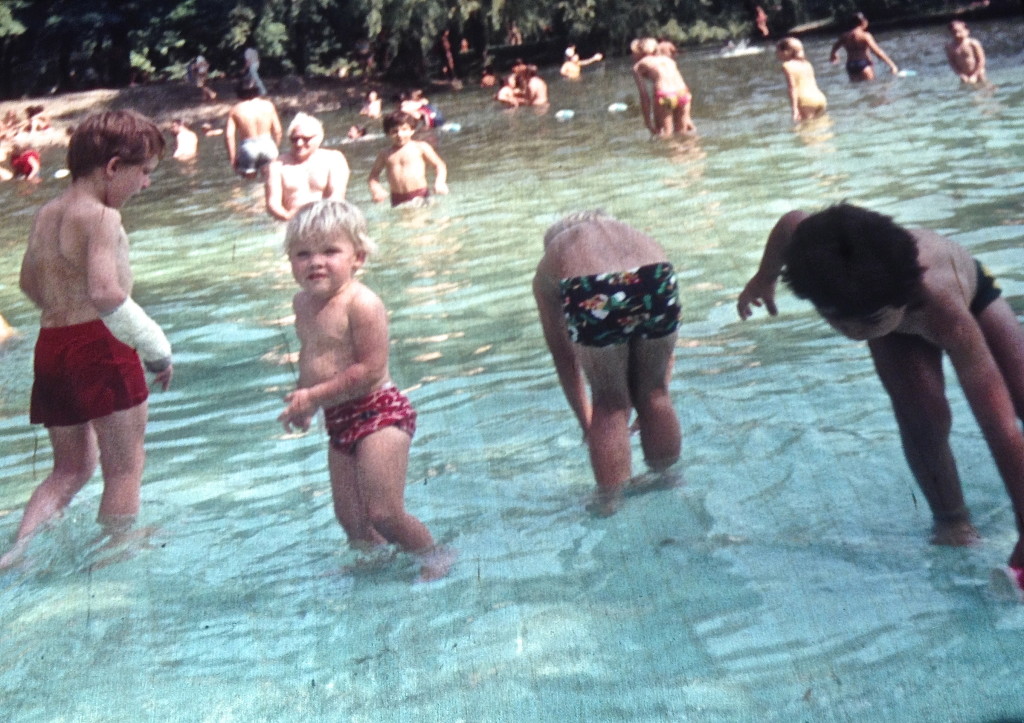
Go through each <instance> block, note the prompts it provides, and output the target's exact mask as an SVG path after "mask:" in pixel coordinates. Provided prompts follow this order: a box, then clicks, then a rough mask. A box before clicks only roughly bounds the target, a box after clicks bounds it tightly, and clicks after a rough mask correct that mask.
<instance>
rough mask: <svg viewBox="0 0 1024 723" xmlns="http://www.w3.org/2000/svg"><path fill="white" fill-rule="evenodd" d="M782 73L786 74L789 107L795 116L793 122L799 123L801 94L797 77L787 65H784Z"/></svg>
mask: <svg viewBox="0 0 1024 723" xmlns="http://www.w3.org/2000/svg"><path fill="white" fill-rule="evenodd" d="M782 73H783V75H785V76H786V90H787V91H788V92H789V108H790V113H791V114H792V116H793V122H794V123H797V122H798V121H800V119H801V117H800V96H799V94H798V93H797V92H796V78H794V77H793V72H792V71H791V70H790V69H789V68H787V67H786V66H785V65H783V66H782Z"/></svg>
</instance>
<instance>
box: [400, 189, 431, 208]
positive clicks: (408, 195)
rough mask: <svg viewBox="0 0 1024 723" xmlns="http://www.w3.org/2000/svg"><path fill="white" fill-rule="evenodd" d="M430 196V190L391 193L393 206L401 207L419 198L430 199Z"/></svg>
mask: <svg viewBox="0 0 1024 723" xmlns="http://www.w3.org/2000/svg"><path fill="white" fill-rule="evenodd" d="M429 196H430V189H429V188H417V189H416V190H415V191H406V192H405V193H399V192H394V191H393V192H392V193H391V206H392V208H394V207H395V206H401V205H402V204H403V203H409V201H412V200H414V199H417V198H428V197H429Z"/></svg>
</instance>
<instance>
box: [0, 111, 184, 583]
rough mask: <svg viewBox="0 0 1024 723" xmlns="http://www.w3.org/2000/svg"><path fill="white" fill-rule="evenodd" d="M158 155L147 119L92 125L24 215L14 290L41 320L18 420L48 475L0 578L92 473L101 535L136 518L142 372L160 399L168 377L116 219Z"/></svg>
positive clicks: (167, 353)
mask: <svg viewBox="0 0 1024 723" xmlns="http://www.w3.org/2000/svg"><path fill="white" fill-rule="evenodd" d="M163 151H164V138H163V134H162V133H161V132H160V129H159V128H157V126H156V125H154V124H153V123H152V122H151V121H150V120H149V119H148V118H145V117H143V116H141V115H139V114H137V113H133V112H131V111H113V112H107V113H99V114H96V115H92V116H90V117H89V118H87V119H86V120H85V121H83V122H82V123H81V125H79V126H78V128H77V129H76V131H75V133H74V134H73V135H72V136H71V140H70V143H69V146H68V169H69V170H70V171H71V179H72V181H71V186H70V187H69V188H68V189H67V190H66V191H64V193H63V194H61V195H60V196H59V197H58V198H56V199H54V200H53V201H50V202H49V203H47V204H46V205H44V206H43V207H42V208H41V209H39V212H38V213H37V214H36V217H35V221H34V223H33V225H32V232H31V235H30V236H29V241H28V248H27V250H26V251H25V257H24V260H23V262H22V265H21V289H22V291H23V292H25V295H26V296H28V297H29V299H31V300H32V302H33V303H35V305H36V306H38V307H39V309H40V311H41V317H40V327H41V329H40V332H39V341H38V343H37V344H36V352H35V365H34V366H35V380H34V384H33V387H32V402H31V413H30V418H31V421H32V422H33V423H34V424H42V425H44V426H45V427H46V428H47V432H48V433H49V436H50V443H51V445H52V447H53V471H52V472H51V473H50V474H49V475H48V476H47V478H46V479H45V480H43V482H42V484H40V485H39V487H37V488H36V490H35V492H34V493H33V494H32V497H31V499H29V502H28V505H27V506H26V507H25V514H24V516H23V517H22V519H21V525H20V526H19V527H18V532H17V535H16V537H15V543H14V547H13V548H12V549H11V550H10V551H9V552H8V553H7V554H5V555H4V556H3V557H2V558H0V567H6V566H9V565H11V564H13V563H14V562H16V561H17V560H18V558H19V557H20V556H21V554H22V553H23V552H24V549H25V546H26V545H27V543H28V541H29V539H30V538H31V537H32V535H33V534H34V533H35V532H36V531H37V530H38V528H39V526H40V525H42V524H43V523H45V522H47V521H48V520H50V519H52V518H53V517H55V516H56V515H57V514H59V513H60V511H61V510H62V509H63V508H64V507H66V506H67V504H68V503H69V502H70V501H71V499H72V498H73V497H74V496H75V493H77V492H78V490H80V489H81V488H82V487H83V486H84V485H85V483H86V482H88V481H89V478H90V477H91V476H92V474H93V471H94V470H95V468H96V465H97V462H99V463H101V464H102V469H103V496H102V498H101V500H100V510H99V519H100V522H101V523H102V524H103V525H104V527H105V531H106V532H107V534H109V535H111V537H112V539H116V538H117V537H119V536H121V535H123V534H124V532H125V531H126V530H127V527H128V526H129V525H130V523H131V521H132V520H133V519H134V517H135V515H136V514H137V513H138V510H139V488H140V486H141V482H142V467H143V460H144V459H145V452H144V450H143V437H144V435H145V430H146V418H147V414H148V407H147V401H146V400H147V397H148V394H149V390H148V387H147V385H146V378H145V375H144V372H143V369H142V363H144V364H145V366H146V368H147V369H148V370H149V371H151V372H153V373H154V374H156V382H157V383H158V384H160V386H162V387H163V388H164V389H166V388H167V386H168V385H169V384H170V382H171V376H172V374H173V371H172V366H171V346H170V343H169V342H168V341H167V337H166V336H164V334H163V331H161V329H160V327H159V326H157V324H156V323H155V322H154V321H153V320H152V319H150V318H149V317H148V316H147V315H146V313H145V312H144V311H143V310H142V309H141V308H140V307H139V305H138V304H136V303H135V302H134V301H132V298H131V292H132V272H131V268H130V267H129V265H128V237H127V236H126V235H125V232H124V228H122V226H121V214H120V212H119V210H118V209H120V208H121V206H123V205H124V204H125V203H126V202H127V201H128V199H129V198H131V197H132V196H134V195H135V194H136V193H138V192H139V191H141V190H143V189H144V188H147V187H148V186H149V182H150V180H149V177H150V174H151V173H152V172H153V170H154V169H155V168H156V165H157V162H158V161H159V159H160V157H161V156H162V155H163ZM140 356H141V357H142V363H140V361H139V357H140Z"/></svg>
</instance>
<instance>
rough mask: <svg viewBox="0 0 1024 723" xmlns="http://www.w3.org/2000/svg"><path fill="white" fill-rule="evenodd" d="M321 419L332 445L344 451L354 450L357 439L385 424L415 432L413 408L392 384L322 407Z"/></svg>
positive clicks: (380, 428)
mask: <svg viewBox="0 0 1024 723" xmlns="http://www.w3.org/2000/svg"><path fill="white" fill-rule="evenodd" d="M324 421H325V422H326V423H327V436H328V437H330V440H331V446H332V447H334V448H335V449H336V450H338V451H339V452H344V453H345V454H354V453H355V451H356V444H357V443H358V442H359V440H361V439H362V438H363V437H368V436H370V435H371V434H373V433H374V432H379V431H380V430H382V429H384V428H385V427H398V428H399V429H401V430H402V431H403V432H405V433H406V434H408V435H409V436H410V437H412V436H413V434H415V433H416V410H415V409H413V408H412V404H411V403H410V402H409V398H408V397H406V396H405V395H404V394H402V392H400V391H399V390H398V387H396V386H395V385H394V384H388V385H387V386H384V387H381V388H380V389H378V390H377V391H375V392H370V393H369V394H367V395H366V396H365V397H362V398H361V399H354V400H352V401H350V402H344V403H342V404H339V405H338V406H336V407H331V408H330V409H325V410H324Z"/></svg>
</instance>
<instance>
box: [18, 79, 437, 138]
mask: <svg viewBox="0 0 1024 723" xmlns="http://www.w3.org/2000/svg"><path fill="white" fill-rule="evenodd" d="M234 85H235V83H234V80H232V79H227V78H218V79H214V80H212V81H211V82H209V83H207V86H208V87H210V88H212V89H213V90H214V91H215V92H216V93H217V98H216V99H215V100H213V101H204V100H203V99H202V93H201V92H200V90H199V89H198V88H196V87H195V86H193V85H191V84H188V83H186V82H185V81H182V80H177V81H165V82H156V83H149V84H144V85H135V86H130V87H127V88H119V89H114V88H97V89H95V90H84V91H71V92H68V93H57V94H54V95H48V96H41V97H30V98H19V99H15V100H3V101H0V117H2V116H4V115H5V114H6V113H8V111H14V113H16V114H17V115H18V116H19V117H24V115H25V108H27V107H28V106H30V105H42V106H43V108H44V110H43V113H44V114H45V115H46V116H47V117H48V118H49V120H50V128H49V129H48V130H46V131H37V132H35V133H33V134H31V136H29V142H30V144H31V145H32V146H33V147H35V148H38V149H43V148H48V147H53V146H62V145H67V141H68V137H69V136H70V134H71V131H72V130H73V129H74V126H75V125H76V124H77V123H78V122H79V121H80V120H81V119H82V118H84V117H85V116H87V115H89V114H90V113H94V112H98V111H104V110H125V109H131V110H136V111H139V112H140V113H143V114H144V115H146V116H148V117H149V118H151V119H152V120H153V121H154V122H155V123H156V124H157V125H158V126H160V127H161V129H166V128H167V126H168V125H169V124H170V122H171V121H172V120H174V119H175V118H180V119H181V120H183V121H185V122H186V123H187V124H188V125H189V126H190V127H191V128H192V129H193V130H196V131H197V132H198V129H199V127H200V126H202V125H203V124H204V123H210V124H211V125H213V126H223V124H224V122H225V120H226V119H227V116H228V112H229V111H230V109H231V106H232V105H234V104H235V103H236V102H237V101H238V98H237V97H236V95H235V90H234ZM268 85H269V86H271V87H270V92H269V93H268V94H267V98H269V99H270V100H271V101H272V102H273V103H274V105H275V106H276V107H277V110H278V113H279V114H280V115H281V117H282V119H284V118H285V117H286V116H288V115H291V114H292V113H295V112H297V111H300V110H303V111H306V112H307V113H313V114H316V113H321V112H326V111H337V110H344V109H348V108H352V109H355V110H358V109H359V108H360V107H361V106H362V103H363V97H364V96H365V94H366V92H367V91H368V90H370V89H375V90H377V91H378V92H380V93H381V94H382V95H384V96H385V97H387V96H389V95H391V94H393V93H398V92H399V87H398V86H396V85H394V84H392V83H375V82H372V81H368V80H363V79H357V80H356V79H349V78H345V79H342V78H315V79H312V80H302V79H299V78H296V77H284V78H280V79H268ZM443 88H444V87H443V86H433V87H432V88H431V92H435V91H437V90H442V89H443Z"/></svg>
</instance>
